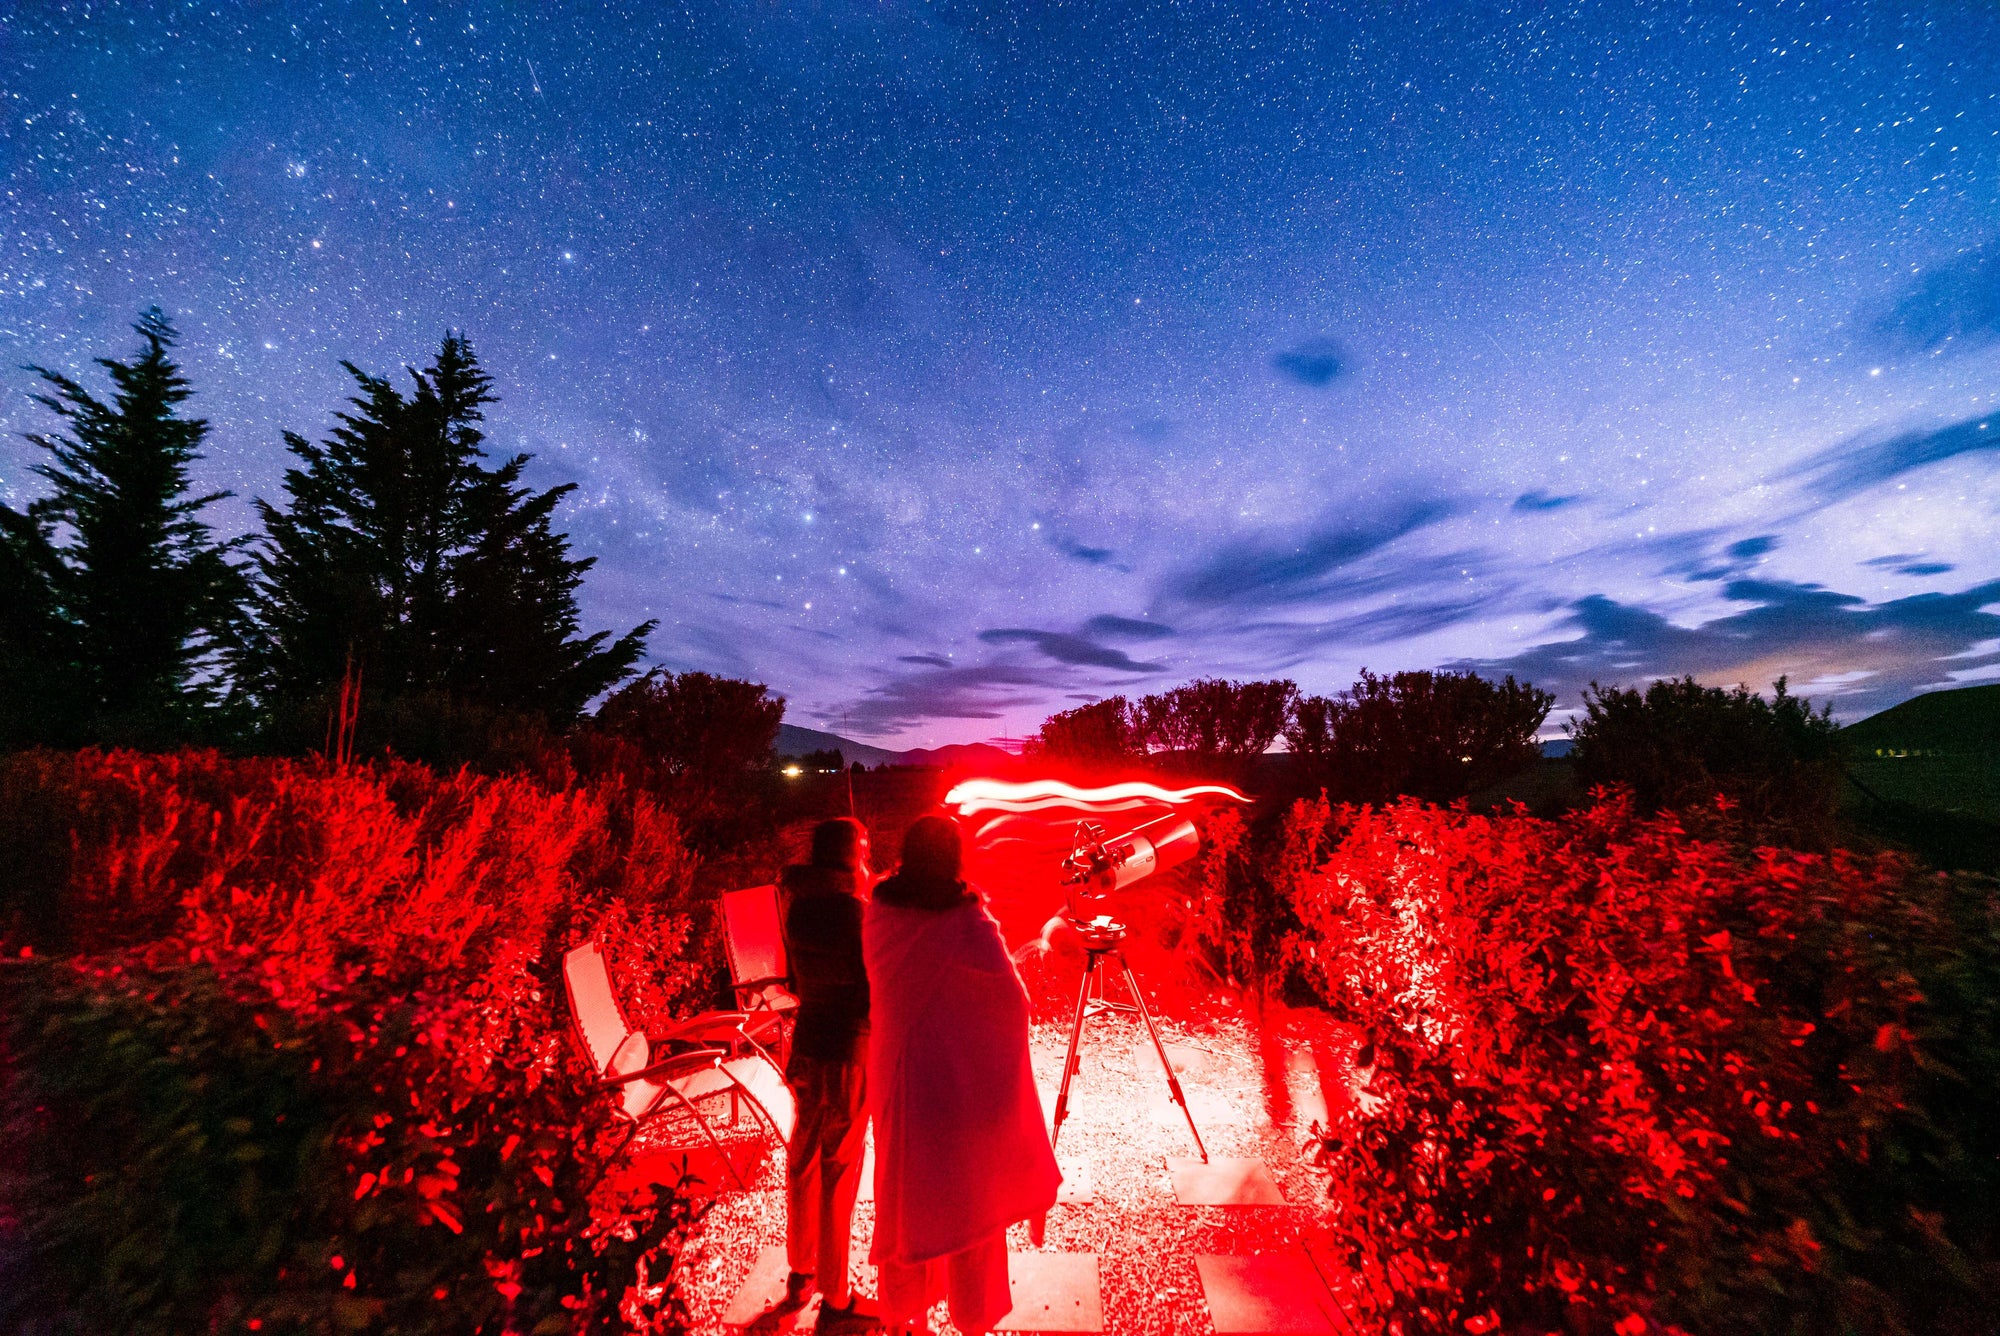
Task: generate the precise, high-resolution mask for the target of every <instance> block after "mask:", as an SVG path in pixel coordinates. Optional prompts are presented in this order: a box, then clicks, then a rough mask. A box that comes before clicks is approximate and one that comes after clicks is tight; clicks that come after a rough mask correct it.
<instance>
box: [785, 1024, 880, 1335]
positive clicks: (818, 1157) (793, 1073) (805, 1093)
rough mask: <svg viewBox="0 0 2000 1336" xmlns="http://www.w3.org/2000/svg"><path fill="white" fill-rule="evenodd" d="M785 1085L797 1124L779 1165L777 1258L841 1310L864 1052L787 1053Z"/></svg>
mask: <svg viewBox="0 0 2000 1336" xmlns="http://www.w3.org/2000/svg"><path fill="white" fill-rule="evenodd" d="M785 1080H786V1082H787V1083H788V1084H790V1086H791V1087H792V1097H793V1099H794V1100H796V1101H797V1103H798V1123H797V1125H796V1127H795V1128H794V1129H793V1131H792V1144H791V1148H790V1150H789V1151H788V1152H787V1154H786V1158H785V1199H786V1200H785V1205H786V1210H785V1251H786V1253H787V1255H788V1257H789V1258H790V1264H791V1268H792V1270H793V1271H795V1272H801V1273H804V1272H810V1273H811V1274H812V1275H813V1276H814V1277H816V1278H817V1280H818V1282H819V1290H820V1293H821V1294H823V1295H825V1296H826V1302H827V1303H829V1304H832V1305H833V1306H834V1307H836V1308H841V1307H845V1306H846V1305H847V1302H848V1288H847V1243H848V1234H849V1233H850V1232H851V1230H852V1226H853V1222H854V1197H855V1194H856V1193H857V1192H859V1191H860V1190H861V1156H862V1147H863V1144H864V1140H865V1138H866V1135H867V1131H868V1044H867V1041H866V1040H863V1041H861V1043H860V1044H858V1045H857V1046H856V1051H855V1054H854V1056H853V1058H852V1059H851V1060H846V1061H842V1060H837V1059H836V1060H828V1059H824V1058H814V1057H809V1056H807V1055H806V1054H803V1053H799V1052H796V1051H795V1052H794V1053H793V1054H792V1057H791V1061H790V1062H789V1063H787V1064H786V1067H785Z"/></svg>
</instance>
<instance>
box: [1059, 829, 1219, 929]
mask: <svg viewBox="0 0 2000 1336" xmlns="http://www.w3.org/2000/svg"><path fill="white" fill-rule="evenodd" d="M1200 850H1201V836H1200V834H1198V833H1197V832H1196V830H1195V828H1194V822H1192V821H1190V820H1188V819H1187V818H1186V817H1184V816H1179V815H1176V814H1174V813H1172V812H1169V813H1168V814H1167V815H1165V816H1163V817H1159V818H1157V819H1155V820H1152V821H1148V822H1147V823H1146V824H1145V825H1143V826H1139V827H1137V828H1135V829H1133V830H1128V831H1126V832H1125V833H1124V834H1123V835H1119V836H1117V837H1115V838H1112V839H1106V838H1105V837H1104V828H1103V827H1102V826H1099V825H1097V824H1095V823H1094V822H1090V821H1079V822H1077V825H1076V839H1075V841H1074V843H1073V844H1072V845H1071V846H1070V852H1069V857H1068V858H1065V859H1063V864H1062V868H1063V878H1062V884H1063V885H1065V886H1068V887H1071V888H1072V889H1071V890H1070V891H1069V892H1068V895H1069V900H1070V912H1071V913H1072V914H1075V913H1077V912H1078V906H1077V903H1076V902H1077V900H1078V899H1079V898H1082V899H1087V900H1099V899H1102V898H1103V897H1105V896H1107V895H1110V894H1111V893H1112V892H1113V891H1119V890H1123V889H1124V888H1125V887H1127V886H1130V885H1131V884H1132V883H1133V882H1135V881H1140V880H1142V879H1144V878H1146V877H1150V876H1152V875H1153V874H1154V873H1155V872H1164V871H1166V870H1167V869H1168V868H1171V867H1179V866H1180V865H1181V864H1182V863H1185V862H1187V861H1188V860H1189V859H1191V858H1193V857H1194V856H1195V854H1197V853H1198V852H1200Z"/></svg>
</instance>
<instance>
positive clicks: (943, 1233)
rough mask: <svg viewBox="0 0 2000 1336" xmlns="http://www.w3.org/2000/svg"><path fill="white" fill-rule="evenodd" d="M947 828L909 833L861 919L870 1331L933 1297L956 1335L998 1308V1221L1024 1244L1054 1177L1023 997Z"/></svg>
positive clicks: (937, 819)
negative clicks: (876, 1305)
mask: <svg viewBox="0 0 2000 1336" xmlns="http://www.w3.org/2000/svg"><path fill="white" fill-rule="evenodd" d="M961 859H962V851H961V845H960V841H959V834H958V828H957V827H956V826H955V825H953V824H952V823H951V822H950V821H949V820H948V819H946V818H944V817H941V816H925V817H920V818H918V819H917V821H916V822H915V823H913V824H912V825H911V826H910V829H909V832H908V834H907V836H906V837H905V839H904V841H903V862H902V866H901V867H900V868H899V869H898V870H897V872H896V874H895V875H894V876H892V877H889V878H887V879H886V880H884V881H882V882H880V883H879V884H877V886H876V887H875V890H874V893H873V895H872V896H871V898H870V900H869V902H868V906H867V911H866V914H865V916H864V919H863V924H862V946H863V951H864V955H865V958H866V960H867V966H868V989H869V998H870V1002H871V1005H872V1008H873V1012H872V1017H871V1024H872V1033H871V1035H870V1040H869V1053H868V1103H869V1108H870V1110H871V1112H872V1113H873V1115H874V1118H875V1240H874V1245H873V1248H872V1250H871V1252H870V1260H871V1261H873V1262H874V1263H875V1264H876V1266H878V1267H879V1268H880V1269H881V1272H880V1299H881V1305H882V1316H883V1321H884V1322H885V1324H886V1325H887V1326H888V1328H889V1330H890V1331H892V1332H896V1333H899V1334H901V1333H921V1332H924V1331H925V1330H926V1329H927V1328H926V1322H927V1320H928V1319H927V1314H928V1312H929V1310H930V1308H931V1307H932V1306H933V1305H934V1304H936V1303H937V1302H938V1301H939V1300H940V1299H944V1300H947V1301H948V1302H949V1306H950V1313H951V1320H952V1323H953V1325H955V1326H956V1327H957V1328H958V1329H959V1330H960V1331H962V1332H967V1333H972V1332H983V1331H988V1330H990V1329H991V1328H992V1327H993V1325H994V1324H995V1323H996V1322H998V1321H999V1320H1000V1319H1001V1318H1003V1317H1005V1316H1006V1315H1007V1312H1008V1310H1009V1309H1010V1308H1011V1307H1012V1306H1013V1300H1012V1298H1011V1297H1010V1295H1009V1293H1008V1287H1007V1227H1008V1226H1009V1225H1011V1224H1013V1223H1014V1222H1015V1221H1017V1220H1026V1221H1029V1222H1030V1226H1031V1229H1032V1230H1033V1231H1034V1233H1035V1234H1036V1235H1039V1234H1040V1232H1041V1226H1042V1223H1043V1220H1044V1217H1045V1216H1046V1215H1047V1213H1048V1210H1049V1208H1050V1207H1051V1206H1053V1205H1054V1204H1055V1200H1056V1192H1057V1189H1058V1188H1059V1187H1060V1186H1061V1183H1062V1175H1061V1173H1060V1172H1059V1171H1058V1169H1057V1168H1056V1157H1055V1152H1054V1151H1053V1150H1052V1149H1051V1148H1050V1146H1049V1134H1048V1128H1047V1126H1046V1124H1045V1123H1044V1122H1043V1115H1042V1104H1041V1100H1040V1098H1039V1097H1038V1096H1037V1095H1036V1093H1035V1077H1034V1072H1033V1070H1032V1068H1031V1067H1030V1065H1029V1060H1028V995H1027V992H1026V990H1025V989H1023V988H1022V986H1021V980H1020V977H1019V976H1018V975H1017V974H1016V973H1015V972H1014V962H1013V960H1012V959H1011V958H1010V957H1009V956H1008V954H1007V947H1006V944H1005V943H1004V942H1003V941H1002V939H1001V936H1000V925H999V924H998V923H997V922H995V921H994V919H993V916H992V915H991V914H989V913H987V912H986V907H985V901H984V898H983V897H982V896H981V895H980V894H979V892H978V891H977V890H975V889H973V888H972V887H970V886H968V885H967V884H966V883H965V881H964V879H963V877H962V876H961V875H960V863H961Z"/></svg>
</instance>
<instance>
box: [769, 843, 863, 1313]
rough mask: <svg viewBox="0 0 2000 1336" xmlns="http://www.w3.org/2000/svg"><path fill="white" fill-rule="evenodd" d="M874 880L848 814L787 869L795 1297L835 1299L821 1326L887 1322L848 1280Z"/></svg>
mask: <svg viewBox="0 0 2000 1336" xmlns="http://www.w3.org/2000/svg"><path fill="white" fill-rule="evenodd" d="M867 889H868V832H867V831H865V830H863V829H862V827H861V823H860V822H858V821H852V820H849V819H847V818H845V817H843V818H841V819H840V820H837V821H822V822H820V824H819V825H818V826H816V827H814V829H813V840H812V861H811V862H810V863H801V864H795V865H793V866H791V867H788V868H786V869H785V870H784V871H783V872H782V873H781V874H779V877H778V894H779V897H780V899H779V903H780V905H781V906H782V909H783V917H782V919H781V920H780V921H781V923H782V925H783V932H784V938H785V954H786V956H787V958H788V959H789V960H790V961H791V965H792V987H793V990H794V991H795V992H796V993H797V994H798V999H799V1009H798V1018H797V1023H796V1025H795V1026H794V1027H793V1030H792V1053H791V1057H790V1058H789V1059H787V1060H786V1063H785V1080H786V1082H787V1084H789V1085H790V1086H791V1088H792V1096H793V1098H794V1100H795V1101H796V1102H797V1104H798V1122H797V1124H796V1126H795V1127H794V1129H793V1132H792V1143H791V1146H790V1148H789V1150H788V1151H787V1152H786V1158H785V1209H786V1219H785V1247H786V1252H787V1254H788V1256H789V1259H790V1265H791V1275H790V1276H789V1277H788V1278H787V1280H786V1284H785V1296H786V1301H787V1303H788V1304H790V1305H792V1306H797V1305H799V1304H802V1303H804V1302H805V1300H806V1298H807V1297H808V1296H809V1295H810V1294H811V1293H812V1290H813V1288H814V1286H815V1285H817V1286H818V1289H819V1291H820V1293H821V1295H823V1296H824V1298H823V1299H822V1301H821V1304H820V1311H819V1319H818V1322H817V1324H816V1326H815V1330H820V1331H824V1330H827V1329H829V1328H831V1327H833V1326H836V1325H844V1324H846V1323H848V1322H849V1321H850V1320H852V1321H854V1322H856V1323H867V1322H873V1321H875V1320H876V1313H875V1311H874V1309H873V1308H872V1307H870V1306H869V1305H868V1303H867V1302H866V1301H865V1300H864V1299H863V1298H862V1297H861V1296H860V1295H858V1294H855V1293H854V1292H853V1291H852V1289H851V1288H850V1286H849V1284H848V1275H847V1251H848V1234H849V1229H850V1226H851V1224H852V1222H853V1219H854V1198H855V1195H856V1193H857V1192H858V1191H859V1190H860V1187H861V1155H862V1144H863V1138H864V1137H865V1135H866V1133H867V1129H868V974H867V970H866V968H865V967H864V965H863V962H862V956H861V897H862V895H864V894H865V893H866V891H867Z"/></svg>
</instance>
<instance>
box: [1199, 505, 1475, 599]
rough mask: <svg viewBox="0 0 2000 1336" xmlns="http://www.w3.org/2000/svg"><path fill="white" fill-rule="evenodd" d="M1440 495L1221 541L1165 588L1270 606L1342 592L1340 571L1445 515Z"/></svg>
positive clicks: (1447, 509)
mask: <svg viewBox="0 0 2000 1336" xmlns="http://www.w3.org/2000/svg"><path fill="white" fill-rule="evenodd" d="M1456 512H1457V507H1456V506H1454V505H1453V504H1452V503H1451V502H1448V501H1444V500H1437V499H1432V500H1416V501H1405V502H1402V503H1394V504H1390V505H1386V506H1383V507H1381V508H1379V509H1378V510H1377V512H1376V513H1375V514H1373V515H1370V516H1367V517H1365V518H1362V519H1358V520H1345V519H1341V520H1332V521H1329V522H1327V523H1325V524H1323V525H1321V526H1320V527H1318V528H1315V529H1313V530H1311V531H1309V532H1306V533H1302V534H1298V535H1295V536H1289V537H1288V536H1282V535H1268V536H1263V537H1258V538H1250V539H1241V540H1238V541H1235V542H1231V543H1226V544H1224V545H1223V546H1221V547H1220V548H1218V549H1216V550H1215V551H1214V552H1212V553H1211V554H1210V555H1209V556H1208V557H1207V558H1205V559H1204V560H1202V561H1200V562H1199V563H1197V564H1195V565H1194V566H1192V567H1191V568H1189V569H1186V570H1184V571H1182V572H1180V573H1179V574H1178V575H1175V576H1173V577H1171V578H1170V579H1169V580H1168V581H1167V584H1166V591H1167V593H1168V594H1169V595H1170V596H1171V597H1173V598H1177V599H1180V600H1182V601H1184V602H1187V603H1192V604H1195V605H1198V606H1205V607H1219V606H1224V605H1228V606H1233V607H1272V606H1279V605H1283V604H1288V603H1303V602H1313V601H1320V600H1324V599H1327V598H1329V597H1331V596H1334V595H1347V594H1349V592H1350V591H1347V590H1343V589H1342V588H1340V576H1341V573H1342V572H1343V571H1344V570H1345V569H1346V568H1348V567H1350V566H1352V565H1354V564H1355V563H1356V562H1358V561H1360V560H1362V559H1363V558H1365V557H1369V556H1372V555H1374V554H1375V553H1377V552H1380V551H1381V550H1382V549H1383V548H1385V547H1387V546H1389V544H1391V543H1393V542H1395V541H1396V540H1397V539H1399V538H1402V537H1404V536H1406V535H1408V534H1411V533H1415V532H1416V531H1417V530H1419V529H1423V528H1427V527H1429V526H1431V525H1433V524H1437V523H1439V522H1441V521H1443V520H1445V519H1448V518H1450V517H1451V516H1452V515H1453V514H1455V513H1456Z"/></svg>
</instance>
